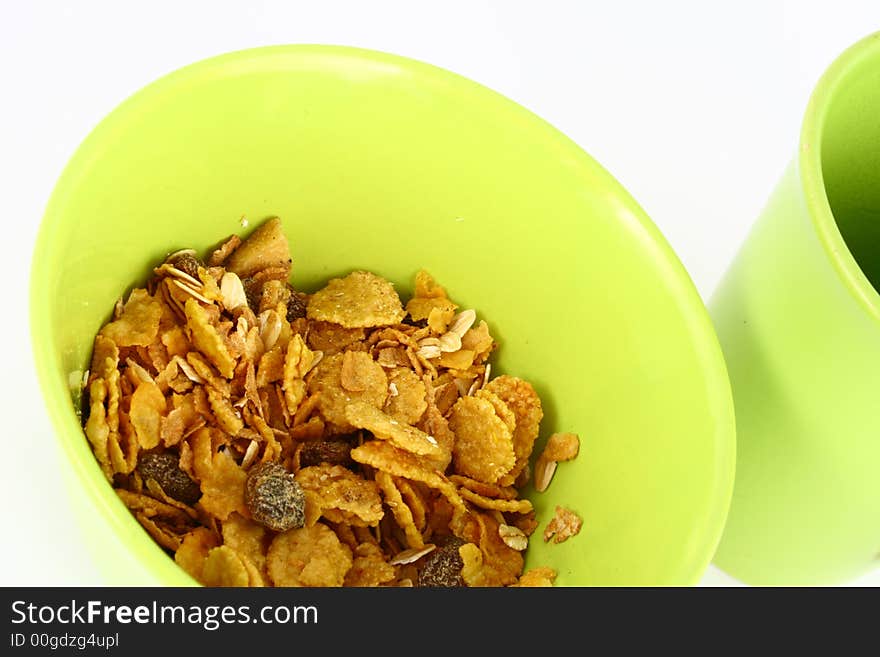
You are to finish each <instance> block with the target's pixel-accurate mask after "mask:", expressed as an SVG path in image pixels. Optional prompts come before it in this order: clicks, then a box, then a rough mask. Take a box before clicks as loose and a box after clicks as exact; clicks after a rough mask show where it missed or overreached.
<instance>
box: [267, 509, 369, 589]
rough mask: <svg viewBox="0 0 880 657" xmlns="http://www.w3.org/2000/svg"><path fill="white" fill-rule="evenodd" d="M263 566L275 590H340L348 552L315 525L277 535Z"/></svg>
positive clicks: (349, 559) (324, 527)
mask: <svg viewBox="0 0 880 657" xmlns="http://www.w3.org/2000/svg"><path fill="white" fill-rule="evenodd" d="M266 563H267V566H268V569H269V578H270V579H271V580H272V582H273V583H274V584H275V586H342V584H343V583H344V581H345V575H346V573H348V571H349V570H350V569H351V567H352V564H353V560H352V552H351V548H350V547H348V546H347V545H343V544H342V543H340V542H339V539H338V538H337V537H336V534H334V533H333V530H332V529H330V528H329V527H327V525H323V524H321V523H317V524H315V525H313V526H311V527H303V528H301V529H289V530H287V531H286V532H283V533H281V534H278V536H276V537H275V538H274V539H273V541H272V544H271V545H270V546H269V552H268V555H267V559H266Z"/></svg>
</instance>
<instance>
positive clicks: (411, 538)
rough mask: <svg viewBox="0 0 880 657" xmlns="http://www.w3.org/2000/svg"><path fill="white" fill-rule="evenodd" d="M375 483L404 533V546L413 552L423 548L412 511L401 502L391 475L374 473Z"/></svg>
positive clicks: (423, 544) (422, 541) (380, 472)
mask: <svg viewBox="0 0 880 657" xmlns="http://www.w3.org/2000/svg"><path fill="white" fill-rule="evenodd" d="M376 483H377V484H379V488H380V489H381V491H382V495H383V496H384V498H385V504H386V505H388V507H389V508H390V509H391V512H392V513H393V514H394V519H395V520H396V521H397V524H398V525H399V526H400V528H401V529H402V530H403V532H404V536H405V537H406V544H407V545H408V546H409V547H410V548H411V549H413V550H419V549H421V548H423V547H425V542H424V540H423V539H422V534H421V532H420V531H419V528H418V527H417V526H416V523H415V521H414V520H413V514H412V511H411V510H410V508H409V507H408V506H407V505H406V502H404V501H403V496H402V495H401V494H400V490H398V488H397V486H396V485H395V483H394V480H393V479H392V478H391V475H389V474H388V473H387V472H382V471H381V470H380V471H379V472H377V473H376Z"/></svg>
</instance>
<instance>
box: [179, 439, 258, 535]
mask: <svg viewBox="0 0 880 657" xmlns="http://www.w3.org/2000/svg"><path fill="white" fill-rule="evenodd" d="M211 438H212V431H211V430H210V429H207V428H205V429H199V430H198V431H197V432H196V433H195V434H193V440H192V444H193V448H192V449H193V471H194V472H195V475H196V478H197V479H198V480H199V486H200V487H201V490H202V498H201V499H200V500H199V504H200V505H201V506H202V508H204V509H205V510H206V511H207V512H208V513H211V514H213V515H215V516H216V517H217V518H219V519H220V520H226V518H228V517H229V514H230V513H233V512H236V513H240V514H242V515H247V514H248V511H247V507H246V506H245V501H244V486H245V480H246V479H247V473H246V472H245V471H244V470H243V469H242V468H241V467H240V466H239V465H238V464H237V463H236V462H235V460H234V459H233V458H232V456H230V455H229V452H228V450H225V451H222V452H221V451H217V450H215V449H214V447H213V445H212V440H211Z"/></svg>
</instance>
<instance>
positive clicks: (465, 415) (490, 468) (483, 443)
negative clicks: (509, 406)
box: [449, 397, 515, 484]
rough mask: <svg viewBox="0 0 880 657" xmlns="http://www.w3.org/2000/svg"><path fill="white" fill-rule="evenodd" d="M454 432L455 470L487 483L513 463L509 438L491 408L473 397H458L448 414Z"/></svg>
mask: <svg viewBox="0 0 880 657" xmlns="http://www.w3.org/2000/svg"><path fill="white" fill-rule="evenodd" d="M449 428H450V429H452V432H453V433H454V434H455V449H454V450H453V461H454V463H455V468H456V470H457V471H458V472H459V473H461V474H464V475H466V476H468V477H471V478H473V479H479V480H480V481H485V482H487V483H490V484H494V483H495V482H497V481H498V480H499V479H500V478H501V477H502V476H504V475H505V474H507V473H508V472H510V469H511V468H512V467H513V465H514V462H515V456H514V451H513V437H512V435H511V432H510V429H509V428H508V427H507V425H506V424H505V423H504V421H503V420H502V419H501V418H499V417H498V415H497V414H496V412H495V407H494V406H492V404H491V403H490V402H489V401H487V400H485V399H479V398H476V397H462V398H461V399H459V400H458V401H457V402H456V403H455V406H453V407H452V411H451V413H450V416H449Z"/></svg>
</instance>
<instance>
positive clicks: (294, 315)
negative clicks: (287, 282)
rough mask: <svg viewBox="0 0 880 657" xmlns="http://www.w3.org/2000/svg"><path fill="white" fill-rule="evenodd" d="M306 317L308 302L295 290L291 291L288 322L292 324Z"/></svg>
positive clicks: (288, 303)
mask: <svg viewBox="0 0 880 657" xmlns="http://www.w3.org/2000/svg"><path fill="white" fill-rule="evenodd" d="M305 316H306V302H305V301H303V299H302V297H301V296H300V295H299V293H297V291H296V290H294V289H293V288H291V289H290V301H288V302H287V321H288V322H292V321H293V320H295V319H300V318H302V317H305Z"/></svg>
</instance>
